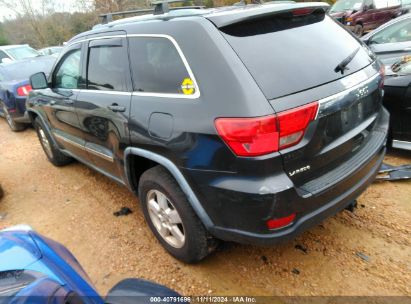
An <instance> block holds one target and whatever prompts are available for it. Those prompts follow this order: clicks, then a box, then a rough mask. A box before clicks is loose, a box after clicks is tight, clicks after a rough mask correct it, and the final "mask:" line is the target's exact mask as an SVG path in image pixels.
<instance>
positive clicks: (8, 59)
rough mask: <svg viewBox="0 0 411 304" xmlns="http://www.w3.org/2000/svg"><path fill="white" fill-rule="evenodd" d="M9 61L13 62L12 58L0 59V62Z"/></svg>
mask: <svg viewBox="0 0 411 304" xmlns="http://www.w3.org/2000/svg"><path fill="white" fill-rule="evenodd" d="M10 62H13V60H11V59H10V58H3V59H2V60H1V63H10Z"/></svg>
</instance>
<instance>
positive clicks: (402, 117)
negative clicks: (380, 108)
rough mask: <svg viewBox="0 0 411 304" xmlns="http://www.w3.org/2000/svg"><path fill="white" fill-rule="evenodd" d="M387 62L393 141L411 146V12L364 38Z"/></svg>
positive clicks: (398, 145) (396, 145) (395, 144)
mask: <svg viewBox="0 0 411 304" xmlns="http://www.w3.org/2000/svg"><path fill="white" fill-rule="evenodd" d="M361 39H362V40H363V41H364V43H366V44H367V45H368V46H369V48H370V49H371V50H373V51H374V53H375V54H376V55H377V57H378V58H379V59H380V60H381V61H382V63H383V64H384V65H385V71H386V76H385V83H384V91H385V94H384V101H383V103H384V106H385V107H386V108H387V109H388V110H389V112H390V114H391V116H390V143H391V144H392V146H393V147H394V148H401V149H407V150H411V63H410V59H411V14H406V15H403V16H400V17H398V18H396V19H394V20H392V21H390V22H388V23H386V24H384V25H382V26H380V27H379V28H377V29H376V30H374V31H372V32H370V33H368V34H367V35H365V36H363V37H362V38H361Z"/></svg>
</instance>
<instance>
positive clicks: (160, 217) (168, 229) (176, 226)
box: [147, 190, 185, 248]
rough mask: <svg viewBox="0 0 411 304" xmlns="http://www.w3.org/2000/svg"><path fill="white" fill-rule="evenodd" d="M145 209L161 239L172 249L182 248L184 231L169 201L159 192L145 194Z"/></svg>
mask: <svg viewBox="0 0 411 304" xmlns="http://www.w3.org/2000/svg"><path fill="white" fill-rule="evenodd" d="M147 209H148V213H149V215H150V219H151V222H152V223H153V225H154V227H155V228H156V230H157V232H158V233H159V234H160V235H161V237H162V238H163V239H164V240H165V241H166V242H167V243H168V244H169V245H171V246H172V247H174V248H182V247H183V246H184V244H185V230H184V226H183V222H182V220H181V217H180V214H179V213H178V211H177V209H176V208H175V207H174V205H173V204H172V203H171V201H170V199H169V198H168V197H167V196H166V195H165V194H164V193H162V192H161V191H158V190H150V191H149V192H148V193H147Z"/></svg>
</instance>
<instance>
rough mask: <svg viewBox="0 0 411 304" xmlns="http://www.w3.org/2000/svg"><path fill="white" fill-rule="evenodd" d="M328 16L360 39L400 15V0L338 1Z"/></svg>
mask: <svg viewBox="0 0 411 304" xmlns="http://www.w3.org/2000/svg"><path fill="white" fill-rule="evenodd" d="M330 15H331V16H332V17H333V18H335V19H336V20H337V21H339V22H340V23H342V24H343V25H345V27H347V28H349V29H350V30H351V31H353V33H354V34H355V35H357V36H359V37H361V36H362V35H363V33H364V32H368V31H371V30H373V29H375V28H377V27H379V26H380V25H382V24H384V23H386V22H388V21H389V20H391V19H393V18H396V17H398V16H399V15H401V0H338V1H337V2H335V3H334V5H333V6H332V7H331V9H330Z"/></svg>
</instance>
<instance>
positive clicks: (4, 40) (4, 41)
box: [0, 23, 10, 46]
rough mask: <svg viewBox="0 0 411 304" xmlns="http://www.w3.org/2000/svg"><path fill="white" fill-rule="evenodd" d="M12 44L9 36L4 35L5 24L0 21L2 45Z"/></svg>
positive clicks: (0, 40)
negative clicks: (8, 38)
mask: <svg viewBox="0 0 411 304" xmlns="http://www.w3.org/2000/svg"><path fill="white" fill-rule="evenodd" d="M7 44H10V43H9V41H8V40H7V38H6V37H5V35H4V29H3V24H2V23H0V46H1V45H7Z"/></svg>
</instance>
